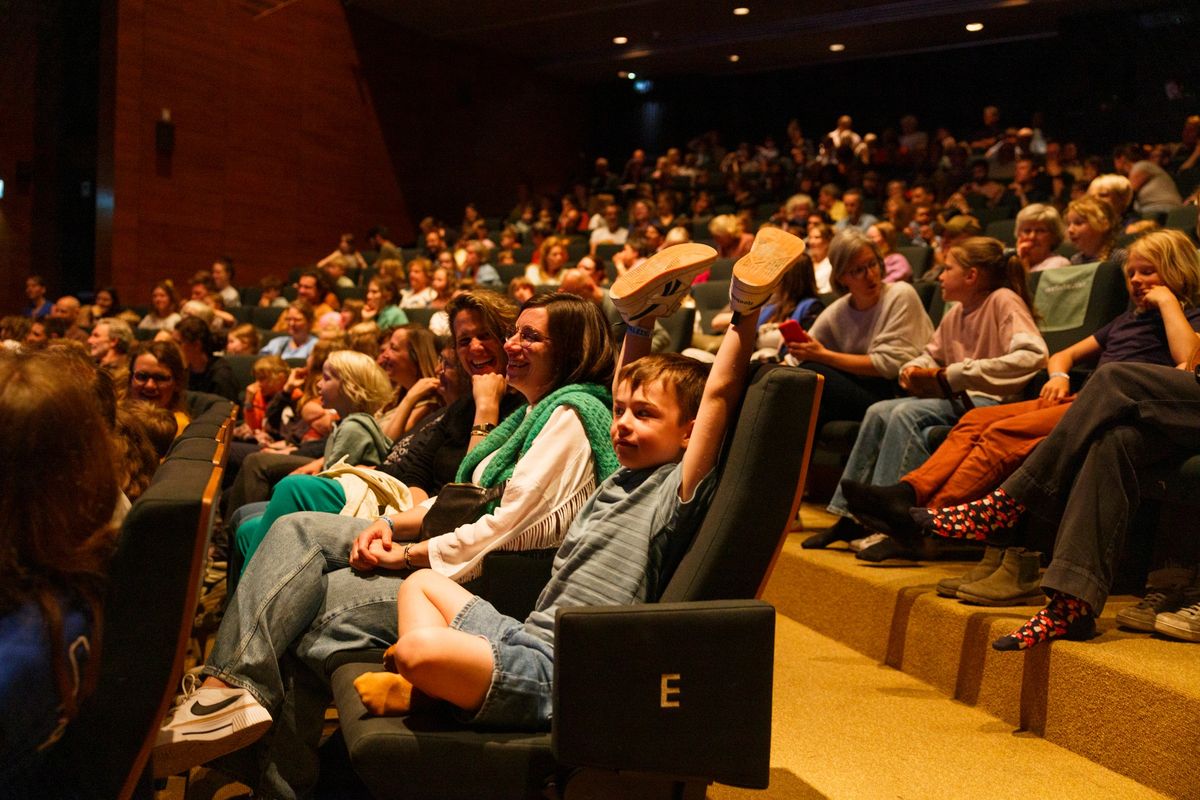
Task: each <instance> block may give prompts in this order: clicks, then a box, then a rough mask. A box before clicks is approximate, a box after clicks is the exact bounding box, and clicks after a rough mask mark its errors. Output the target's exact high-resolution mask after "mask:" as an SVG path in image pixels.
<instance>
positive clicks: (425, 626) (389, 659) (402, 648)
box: [354, 570, 495, 714]
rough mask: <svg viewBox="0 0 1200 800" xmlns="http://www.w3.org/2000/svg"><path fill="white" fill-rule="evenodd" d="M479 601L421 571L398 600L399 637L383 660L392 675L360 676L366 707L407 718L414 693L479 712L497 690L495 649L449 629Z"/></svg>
mask: <svg viewBox="0 0 1200 800" xmlns="http://www.w3.org/2000/svg"><path fill="white" fill-rule="evenodd" d="M473 597H474V595H472V594H471V593H470V592H468V591H467V590H466V589H464V588H462V587H461V586H459V585H458V584H457V583H455V582H454V581H452V580H450V579H449V578H446V577H444V576H442V575H439V574H437V573H435V572H431V571H428V570H422V571H421V572H417V573H416V574H414V575H413V576H412V577H410V578H409V579H407V580H406V581H404V583H403V584H401V586H400V592H399V598H398V599H397V602H396V606H397V612H396V613H397V627H398V630H399V632H400V637H399V639H398V640H397V641H396V644H394V645H392V646H391V647H389V648H388V651H387V653H386V655H385V656H384V661H385V664H386V665H387V667H388V668H389V669H391V670H393V672H394V673H398V674H391V673H386V672H376V673H367V674H364V675H360V676H359V677H358V678H357V679H356V680H355V682H354V686H355V688H356V689H357V690H358V693H359V696H360V697H361V698H362V700H363V705H364V706H366V708H367V709H368V710H370V711H371V712H372V713H375V714H404V713H407V712H408V711H409V710H410V709H411V708H412V702H413V698H412V692H413V689H414V688H415V689H417V690H420V691H421V692H424V693H425V694H427V695H429V696H431V697H436V698H439V699H441V700H448V701H449V702H451V703H453V704H454V705H456V706H458V707H459V708H463V709H467V710H469V711H473V710H475V709H478V708H479V707H480V706H481V705H482V704H483V700H484V698H485V697H487V692H488V689H489V688H490V687H491V685H492V672H493V670H494V668H495V663H494V661H493V658H492V646H491V644H490V643H489V642H488V641H487V640H486V639H483V638H482V637H479V636H473V635H471V634H468V633H463V632H462V631H459V630H455V629H453V628H451V627H450V623H451V622H453V620H454V618H455V617H457V616H458V614H459V612H460V611H462V609H463V607H464V606H465V605H466V604H467V603H468V602H469V601H470V600H471V599H472V598H473Z"/></svg>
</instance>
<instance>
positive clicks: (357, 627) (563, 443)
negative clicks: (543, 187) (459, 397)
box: [155, 287, 686, 793]
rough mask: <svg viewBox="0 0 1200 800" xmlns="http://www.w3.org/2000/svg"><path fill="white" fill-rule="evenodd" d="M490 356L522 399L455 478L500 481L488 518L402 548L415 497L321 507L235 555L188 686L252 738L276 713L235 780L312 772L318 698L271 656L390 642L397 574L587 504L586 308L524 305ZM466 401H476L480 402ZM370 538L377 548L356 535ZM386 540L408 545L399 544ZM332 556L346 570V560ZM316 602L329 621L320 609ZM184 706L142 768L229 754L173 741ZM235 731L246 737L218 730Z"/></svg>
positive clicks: (463, 554)
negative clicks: (406, 506)
mask: <svg viewBox="0 0 1200 800" xmlns="http://www.w3.org/2000/svg"><path fill="white" fill-rule="evenodd" d="M685 288H686V287H685ZM482 344H484V345H485V349H486V351H487V355H488V356H489V358H490V359H491V358H494V359H496V360H497V361H499V358H500V352H499V349H498V345H499V342H494V341H491V342H484V343H482ZM472 347H474V346H473V345H472ZM460 350H461V345H460ZM504 354H505V355H506V356H507V360H508V369H507V375H508V379H509V381H511V383H512V385H513V386H514V387H515V388H516V389H517V390H518V391H519V392H521V393H522V394H523V395H524V396H525V398H526V399H527V400H528V401H529V402H530V408H529V409H528V411H518V412H515V413H514V414H512V415H510V416H509V417H508V418H507V419H505V420H504V421H503V422H502V423H501V424H500V425H499V426H498V427H497V428H496V429H495V430H493V431H491V432H490V433H488V434H487V435H486V436H485V435H483V434H484V431H486V430H487V427H486V425H485V424H484V423H485V422H486V424H487V425H494V424H496V423H497V422H500V420H499V417H498V416H495V417H492V418H491V419H490V420H485V421H483V422H481V423H480V425H479V426H478V439H477V444H476V446H475V447H474V448H473V449H471V450H470V451H468V453H467V457H466V459H465V460H464V461H463V463H462V464H461V465H460V466H459V478H460V479H467V478H472V479H473V480H474V481H475V482H476V483H477V484H478V485H482V486H491V487H496V488H499V486H500V484H501V483H503V484H504V487H503V489H501V491H500V499H499V504H498V505H496V506H495V509H494V510H493V511H491V512H489V513H486V514H485V515H484V516H483V517H481V518H480V519H478V520H477V521H476V522H473V523H467V524H465V525H460V526H458V527H456V528H455V529H454V530H451V531H448V532H443V531H439V532H437V534H436V535H433V536H432V537H430V538H428V539H425V540H422V541H417V542H415V543H414V542H413V541H412V539H413V538H414V537H416V536H417V534H418V533H419V531H420V529H421V524H422V521H423V519H424V518H425V515H426V512H427V511H428V510H429V509H428V507H426V505H425V504H421V505H418V506H415V507H414V508H412V509H411V510H409V511H407V512H403V513H401V514H396V515H392V516H390V517H388V518H387V521H386V522H385V521H377V522H374V523H372V522H368V521H366V520H361V519H356V518H351V517H345V516H339V515H334V514H315V513H305V514H291V515H288V516H286V517H284V518H281V519H280V521H279V522H278V523H276V524H275V525H274V526H273V527H272V528H271V530H270V531H269V533H268V535H267V537H266V539H265V540H264V541H263V543H262V547H261V548H260V552H259V554H258V555H257V557H256V558H254V560H253V561H251V562H250V564H249V567H248V569H247V570H246V574H245V576H244V577H243V579H242V582H241V583H240V584H239V587H238V591H237V593H236V594H235V596H234V598H233V600H232V602H231V604H230V607H229V609H228V610H227V612H226V614H225V617H224V619H223V620H222V622H221V629H220V631H219V633H218V635H217V641H216V646H215V647H214V649H213V651H212V654H211V656H210V657H209V659H208V663H207V664H206V665H205V667H204V674H205V675H206V678H205V682H204V685H203V687H202V689H201V690H200V691H201V692H203V693H204V699H206V700H207V699H208V698H210V697H211V696H213V694H214V693H215V694H216V695H219V696H220V698H221V701H220V702H222V703H223V704H224V702H225V701H226V700H229V698H233V699H232V701H231V702H232V703H236V704H238V705H239V707H240V708H243V709H244V712H245V713H244V714H242V717H243V719H244V720H245V723H246V724H245V726H244V728H243V729H244V730H246V731H248V732H249V734H250V735H252V736H256V735H261V733H263V732H264V731H265V730H266V728H268V727H270V726H271V724H272V722H273V721H279V722H280V724H278V725H276V726H275V733H274V735H273V736H272V737H271V738H270V741H269V743H268V744H267V747H266V752H264V753H263V754H262V760H260V761H259V766H258V767H255V768H253V769H254V771H255V772H256V773H257V774H256V775H253V776H246V779H247V780H248V781H249V782H250V783H251V784H253V785H256V786H262V787H263V788H264V791H267V788H266V787H268V786H270V785H273V784H274V785H278V784H280V783H282V784H284V785H283V786H277V789H271V790H269V791H270V792H271V793H279V792H287V793H291V792H293V791H303V790H304V789H303V785H304V784H305V783H307V782H310V781H311V780H312V779H313V777H315V769H314V763H313V762H314V758H315V755H316V753H315V745H316V743H317V740H318V738H319V737H318V736H316V735H314V733H315V729H319V728H320V726H321V724H322V722H323V717H324V707H325V705H326V704H327V696H326V695H324V692H323V690H321V689H320V688H318V687H313V686H311V683H312V682H311V681H308V680H305V681H300V682H294V681H292V680H291V678H290V677H288V676H287V675H285V674H284V672H287V673H290V671H291V666H289V661H290V658H292V657H293V656H289V657H288V658H287V659H285V658H284V656H285V654H287V653H292V654H294V657H296V658H299V659H300V660H301V662H303V664H304V666H303V667H301V668H303V669H308V670H312V671H313V672H312V674H314V675H323V670H324V662H325V659H326V657H327V656H328V655H329V654H330V653H332V652H335V651H337V650H340V649H343V648H346V647H361V646H370V645H371V644H375V645H382V646H387V645H388V644H391V642H393V641H394V640H395V638H396V618H395V599H394V598H395V592H396V589H397V587H398V585H399V584H400V583H401V582H402V580H403V577H404V576H406V575H407V574H408V573H407V570H411V569H416V568H420V567H432V568H433V569H435V570H436V571H437V572H439V573H440V574H443V575H446V576H448V577H452V578H455V579H459V580H465V579H467V578H470V577H471V576H473V575H474V574H476V573H477V572H478V569H479V563H480V560H481V559H482V557H483V555H484V554H485V553H487V552H488V551H490V550H492V549H495V548H497V547H502V548H506V549H528V548H541V547H553V546H557V545H558V544H559V543H561V541H562V539H563V537H564V535H565V534H566V530H567V527H568V525H569V524H570V521H571V520H572V519H573V518H574V516H575V514H576V513H578V511H579V509H580V508H581V507H582V505H583V503H584V501H585V500H586V499H587V497H588V496H589V495H590V494H591V493H592V491H593V490H594V489H595V488H596V487H597V486H598V485H599V483H600V482H601V481H602V480H603V479H604V478H606V477H607V476H608V475H609V474H611V473H612V472H613V471H614V469H615V468H616V466H617V462H616V458H615V455H614V453H613V450H612V443H611V441H610V439H609V433H608V428H609V424H610V421H611V414H610V413H609V410H608V409H609V403H610V398H609V395H608V389H607V388H606V384H607V383H609V382H610V381H611V378H612V367H613V356H612V346H611V341H610V339H609V336H608V330H607V325H606V324H605V322H604V320H603V318H602V317H601V315H600V313H599V311H598V310H596V308H595V306H593V305H591V304H590V303H586V302H584V301H583V300H581V299H579V298H577V297H574V296H573V295H558V294H554V295H548V296H545V297H544V298H537V299H534V300H532V301H530V303H528V304H526V307H525V309H524V310H523V311H522V314H521V317H520V318H519V319H518V321H517V333H516V334H515V335H513V336H512V337H510V338H509V339H508V340H507V341H506V342H505V344H504ZM480 355H483V353H480ZM479 383H480V384H482V385H480V386H479V392H480V397H481V398H484V397H486V398H488V402H487V405H486V408H487V410H488V411H489V412H491V413H496V412H498V410H499V404H498V402H497V401H498V400H499V398H500V397H501V396H502V394H503V392H504V388H505V386H504V381H502V380H499V379H495V380H486V381H481V382H479ZM476 408H477V411H482V410H484V403H483V400H482V399H481V400H480V401H478V402H477V404H476ZM473 438H475V437H474V435H473ZM430 505H431V506H432V505H433V504H432V503H431V504H430ZM431 533H433V532H432V531H431ZM393 537H395V541H396V544H395V545H393V544H392V542H393ZM376 541H378V542H379V544H378V545H372V544H371V543H373V542H376ZM400 541H406V542H407V544H405V545H404V546H403V547H401V546H400V545H399V542H400ZM314 548H315V549H314ZM347 553H349V563H350V564H353V565H354V566H355V567H356V569H354V570H352V569H349V568H347V567H346V565H347ZM312 554H316V558H313V557H312ZM389 570H405V571H404V572H393V571H389ZM339 597H345V598H346V599H347V600H349V602H343V601H342V600H340V599H338V598H339ZM350 598H356V599H352V600H351V599H350ZM326 599H327V607H328V608H329V609H330V612H331V613H329V614H324V613H322V612H320V611H319V609H320V608H321V607H322V606H323V605H326ZM334 609H341V611H335V610H334ZM310 625H311V626H312V627H313V629H312V631H308V629H309V627H310ZM247 636H248V637H250V638H249V639H246V637H247ZM244 639H245V641H243V640H244ZM196 708H198V706H196V705H195V704H191V705H186V706H180V707H179V709H177V711H176V713H175V716H174V718H173V719H172V720H171V721H170V722H168V723H167V724H166V725H165V726H164V728H163V730H162V732H161V733H160V736H159V739H158V743H157V745H156V750H155V759H156V762H161V763H164V764H171V765H173V766H176V767H178V768H184V767H185V766H189V765H192V764H196V763H200V762H203V761H207V760H209V759H210V758H212V757H213V756H215V755H217V754H219V753H221V752H224V751H227V750H228V749H229V742H230V738H229V737H226V738H225V742H224V744H220V743H215V742H209V743H208V744H207V745H206V744H204V743H202V742H198V741H195V740H193V739H191V738H189V737H188V736H187V732H188V730H190V729H194V728H195V726H196V724H197V723H199V724H200V725H201V726H203V725H204V722H203V721H202V720H200V719H198V718H196V717H193V716H192V715H191V713H190V712H189V711H188V709H192V710H195V709H196ZM199 708H201V709H202V708H203V705H202V706H199ZM281 715H285V716H286V717H287V719H286V720H285V719H283V718H282V717H281ZM239 740H240V741H245V740H246V739H245V737H238V736H235V737H232V741H239ZM256 760H258V759H256ZM264 768H265V769H264ZM306 776H307V777H306Z"/></svg>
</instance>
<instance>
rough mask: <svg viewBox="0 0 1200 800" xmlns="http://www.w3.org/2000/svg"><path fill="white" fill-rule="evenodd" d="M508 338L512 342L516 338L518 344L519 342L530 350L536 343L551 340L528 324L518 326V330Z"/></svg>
mask: <svg viewBox="0 0 1200 800" xmlns="http://www.w3.org/2000/svg"><path fill="white" fill-rule="evenodd" d="M508 340H509V341H510V342H511V341H513V340H516V342H517V344H519V345H520V346H521V347H522V348H523V349H525V350H528V349H529V348H531V347H533V346H534V345H535V344H542V343H543V342H548V341H550V337H549V336H546V335H545V334H543V333H541V332H540V331H536V330H534V329H533V328H530V327H529V326H528V325H526V326H524V327H521V328H517V330H516V332H515V333H514V334H513V335H512V336H510V337H509V339H508Z"/></svg>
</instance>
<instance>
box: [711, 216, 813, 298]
mask: <svg viewBox="0 0 1200 800" xmlns="http://www.w3.org/2000/svg"><path fill="white" fill-rule="evenodd" d="M802 255H804V241H803V240H802V239H800V238H799V237H798V236H793V235H792V234H790V233H787V232H786V231H783V230H780V229H779V228H760V229H759V231H758V234H757V235H756V236H755V237H754V244H753V245H751V247H750V252H749V253H747V254H746V255H744V256H742V257H741V258H739V259H738V261H737V263H736V264H734V265H733V280H732V281H730V283H729V307H730V308H731V309H733V310H734V311H736V312H738V313H739V314H746V313H748V312H750V311H753V310H755V309H756V308H758V307H759V306H761V305H762V304H763V303H765V302H767V300H769V299H770V297H771V293H772V292H774V291H775V287H776V286H778V285H779V281H780V279H782V278H783V276H784V274H785V273H786V272H787V271H788V270H789V269H791V268H792V266H793V265H794V264H795V263H796V262H797V261H799V260H800V256H802Z"/></svg>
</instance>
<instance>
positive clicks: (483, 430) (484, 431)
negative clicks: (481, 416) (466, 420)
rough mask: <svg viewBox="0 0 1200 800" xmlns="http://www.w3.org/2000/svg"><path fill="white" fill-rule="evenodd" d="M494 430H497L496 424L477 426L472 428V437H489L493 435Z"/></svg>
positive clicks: (486, 423)
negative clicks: (490, 434)
mask: <svg viewBox="0 0 1200 800" xmlns="http://www.w3.org/2000/svg"><path fill="white" fill-rule="evenodd" d="M494 430H496V423H494V422H485V423H483V424H482V425H476V426H475V427H474V428H471V435H472V436H487V435H488V434H489V433H491V432H492V431H494Z"/></svg>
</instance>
